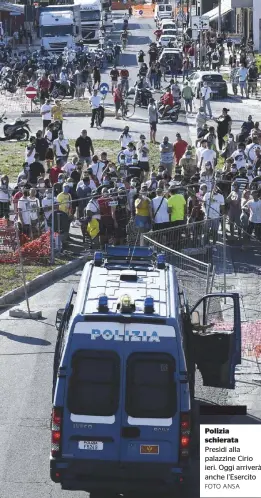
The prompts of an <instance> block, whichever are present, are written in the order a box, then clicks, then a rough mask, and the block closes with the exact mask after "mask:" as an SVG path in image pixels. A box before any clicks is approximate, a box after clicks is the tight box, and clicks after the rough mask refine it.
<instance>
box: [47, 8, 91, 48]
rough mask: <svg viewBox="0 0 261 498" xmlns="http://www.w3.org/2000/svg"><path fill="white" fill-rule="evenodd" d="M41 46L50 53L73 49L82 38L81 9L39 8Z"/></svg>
mask: <svg viewBox="0 0 261 498" xmlns="http://www.w3.org/2000/svg"><path fill="white" fill-rule="evenodd" d="M39 31H40V38H41V46H42V47H43V48H44V49H45V50H47V51H48V52H49V51H50V52H62V51H63V50H64V49H65V48H66V47H67V48H73V47H74V45H75V43H76V42H77V41H79V40H80V39H81V38H82V32H81V18H80V8H79V6H77V5H56V6H54V5H50V6H48V7H41V8H39Z"/></svg>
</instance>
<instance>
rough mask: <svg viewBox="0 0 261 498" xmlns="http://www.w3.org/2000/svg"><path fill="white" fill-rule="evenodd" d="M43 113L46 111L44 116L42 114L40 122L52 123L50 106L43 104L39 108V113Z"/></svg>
mask: <svg viewBox="0 0 261 498" xmlns="http://www.w3.org/2000/svg"><path fill="white" fill-rule="evenodd" d="M44 111H48V112H47V113H46V114H42V120H43V121H46V120H48V121H52V112H51V111H52V107H51V105H50V104H43V105H42V107H41V113H42V112H44Z"/></svg>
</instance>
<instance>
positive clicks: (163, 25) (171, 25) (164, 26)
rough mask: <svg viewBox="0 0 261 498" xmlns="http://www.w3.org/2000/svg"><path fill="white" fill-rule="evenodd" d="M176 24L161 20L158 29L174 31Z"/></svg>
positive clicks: (168, 20) (169, 20)
mask: <svg viewBox="0 0 261 498" xmlns="http://www.w3.org/2000/svg"><path fill="white" fill-rule="evenodd" d="M176 27H177V26H176V23H175V21H172V20H171V19H163V21H162V22H161V24H160V29H162V30H164V29H176Z"/></svg>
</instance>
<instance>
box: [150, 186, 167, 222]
mask: <svg viewBox="0 0 261 498" xmlns="http://www.w3.org/2000/svg"><path fill="white" fill-rule="evenodd" d="M151 208H152V213H153V220H154V223H155V225H154V230H161V229H163V228H168V227H169V212H168V201H167V199H166V198H165V197H164V196H163V190H162V188H157V189H156V197H154V199H152V201H151Z"/></svg>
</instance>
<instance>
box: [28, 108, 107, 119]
mask: <svg viewBox="0 0 261 498" xmlns="http://www.w3.org/2000/svg"><path fill="white" fill-rule="evenodd" d="M105 110H106V116H105V118H106V117H113V116H114V112H113V111H112V110H111V109H105ZM110 113H111V114H110ZM22 115H23V117H25V118H40V117H41V115H40V114H39V112H23V114H22ZM63 117H64V118H86V117H91V113H90V112H64V113H63Z"/></svg>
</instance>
